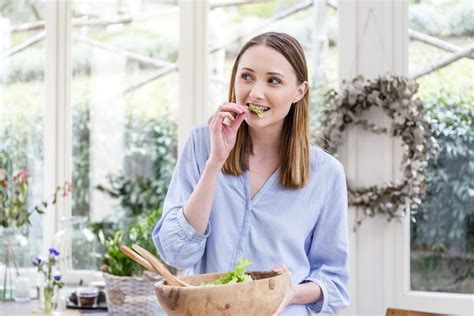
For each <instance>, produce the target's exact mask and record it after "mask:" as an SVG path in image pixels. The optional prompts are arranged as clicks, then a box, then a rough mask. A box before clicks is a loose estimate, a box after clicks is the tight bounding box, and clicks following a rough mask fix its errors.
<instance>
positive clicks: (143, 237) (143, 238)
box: [102, 208, 161, 276]
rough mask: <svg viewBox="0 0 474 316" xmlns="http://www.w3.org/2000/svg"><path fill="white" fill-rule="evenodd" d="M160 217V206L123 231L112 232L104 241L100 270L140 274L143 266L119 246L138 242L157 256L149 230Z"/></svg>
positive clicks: (112, 272) (122, 274)
mask: <svg viewBox="0 0 474 316" xmlns="http://www.w3.org/2000/svg"><path fill="white" fill-rule="evenodd" d="M160 217H161V208H158V209H156V210H155V211H153V212H152V213H151V214H150V215H148V216H147V217H146V218H145V219H144V220H137V221H136V222H135V224H133V225H131V226H130V228H129V229H128V230H127V231H126V232H125V233H124V232H123V231H121V230H117V231H115V232H114V234H113V237H112V238H109V239H108V240H106V241H105V246H106V253H105V256H104V266H103V267H102V271H104V272H108V273H110V274H113V275H118V276H132V275H141V274H142V273H143V270H144V269H143V267H142V266H140V265H138V264H137V263H135V262H134V261H132V260H131V259H130V258H128V257H127V256H126V255H125V254H124V253H123V252H122V251H120V246H121V245H123V244H138V245H140V246H141V247H143V248H145V249H147V250H148V251H150V252H151V253H153V254H154V255H155V256H157V252H156V248H155V245H154V244H153V239H152V237H151V231H152V229H153V227H154V226H155V225H156V223H157V222H158V220H159V219H160Z"/></svg>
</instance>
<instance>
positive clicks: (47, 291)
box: [41, 284, 57, 314]
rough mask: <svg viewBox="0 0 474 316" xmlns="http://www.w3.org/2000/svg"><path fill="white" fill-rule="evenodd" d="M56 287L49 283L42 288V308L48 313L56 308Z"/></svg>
mask: <svg viewBox="0 0 474 316" xmlns="http://www.w3.org/2000/svg"><path fill="white" fill-rule="evenodd" d="M56 292H57V291H56V288H55V287H54V286H53V285H51V284H47V285H45V286H43V287H42V288H41V308H42V309H43V311H44V312H45V313H46V314H51V313H52V312H53V311H54V310H55V308H56V305H57V304H56Z"/></svg>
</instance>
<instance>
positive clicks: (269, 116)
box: [234, 45, 307, 128]
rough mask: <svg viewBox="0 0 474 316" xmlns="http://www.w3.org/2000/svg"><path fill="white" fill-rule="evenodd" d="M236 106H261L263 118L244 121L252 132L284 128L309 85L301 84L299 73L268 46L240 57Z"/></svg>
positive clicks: (254, 115)
mask: <svg viewBox="0 0 474 316" xmlns="http://www.w3.org/2000/svg"><path fill="white" fill-rule="evenodd" d="M234 89H235V96H236V102H237V104H242V105H247V106H248V105H249V104H250V103H252V104H254V105H259V106H262V107H263V108H264V112H263V117H261V118H260V117H258V116H257V115H256V114H255V113H252V112H250V113H249V115H247V116H246V118H245V121H246V122H247V124H248V125H249V126H250V127H252V128H263V127H268V126H275V127H279V128H281V127H282V126H283V119H284V118H285V116H286V115H287V114H288V112H289V111H290V108H291V106H292V105H291V104H292V103H295V102H298V101H299V100H300V99H301V98H302V97H303V96H304V94H305V92H306V89H307V82H304V83H302V84H298V80H297V78H296V73H295V70H294V69H293V67H292V66H291V64H290V63H289V62H288V61H287V60H286V58H285V57H284V56H283V55H282V54H280V53H279V52H277V51H276V50H274V49H273V48H270V47H268V46H264V45H255V46H252V47H250V48H249V49H247V50H246V51H245V52H244V53H243V55H242V56H241V57H240V62H239V64H238V67H237V72H236V77H235V86H234Z"/></svg>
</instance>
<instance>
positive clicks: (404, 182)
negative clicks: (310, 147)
mask: <svg viewBox="0 0 474 316" xmlns="http://www.w3.org/2000/svg"><path fill="white" fill-rule="evenodd" d="M417 91H418V84H417V83H416V82H415V81H413V80H410V79H407V78H405V77H401V76H394V75H386V76H380V77H379V78H378V79H377V80H364V78H363V77H362V76H359V77H357V78H355V79H354V80H353V81H352V83H347V82H344V83H343V89H342V93H341V95H338V94H337V93H336V92H334V91H333V92H332V93H331V94H329V96H328V100H327V101H328V102H327V104H326V107H325V108H324V109H323V111H322V117H323V119H322V122H323V123H322V126H321V130H320V132H319V133H320V135H319V136H318V135H317V137H316V138H317V139H322V140H324V142H325V143H324V144H320V145H321V146H322V147H323V148H325V149H326V150H328V151H329V152H331V153H335V152H336V151H337V147H338V146H339V145H341V144H342V135H343V132H344V131H345V130H346V128H347V127H348V126H350V125H360V126H362V127H363V128H365V129H366V130H369V131H372V132H374V133H377V134H382V133H385V134H386V133H388V135H390V136H391V137H401V140H402V142H403V159H402V166H401V168H402V170H403V178H402V179H400V180H397V181H393V182H388V183H385V184H384V185H381V186H371V187H366V188H352V187H350V186H349V190H348V191H349V205H351V206H355V207H358V208H360V209H361V210H362V214H361V215H360V216H358V217H359V218H358V219H356V226H355V228H357V227H358V226H360V224H361V223H362V221H363V220H364V219H366V218H367V217H374V216H375V215H377V214H383V215H385V216H387V219H388V220H389V221H390V220H392V219H394V218H395V219H401V218H403V217H404V216H405V215H406V214H407V213H408V210H415V209H417V208H418V207H419V206H420V204H421V197H422V195H423V193H424V192H425V191H426V177H425V172H426V167H427V166H428V155H429V153H430V152H431V153H433V154H437V152H438V151H439V147H438V144H437V142H436V140H435V139H434V137H433V136H432V135H433V134H432V127H431V123H430V120H429V117H428V114H427V112H426V109H425V108H424V106H423V103H422V101H421V100H420V99H418V98H417V99H415V100H412V97H413V95H414V94H415V93H416V92H417ZM371 107H380V108H382V109H383V111H384V113H386V114H387V115H388V116H389V117H390V118H392V124H391V127H390V129H389V130H387V129H386V128H381V127H378V126H376V125H375V124H370V123H368V122H367V120H365V119H362V118H361V114H362V112H364V111H367V110H369V109H370V108H371ZM321 134H322V135H321Z"/></svg>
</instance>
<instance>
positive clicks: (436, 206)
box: [412, 94, 474, 255]
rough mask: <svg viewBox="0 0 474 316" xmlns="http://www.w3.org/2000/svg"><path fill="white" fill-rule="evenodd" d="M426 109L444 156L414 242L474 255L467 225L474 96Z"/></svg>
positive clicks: (433, 165) (437, 101)
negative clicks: (428, 111)
mask: <svg viewBox="0 0 474 316" xmlns="http://www.w3.org/2000/svg"><path fill="white" fill-rule="evenodd" d="M425 103H426V105H427V107H428V108H429V110H430V114H431V118H432V120H433V127H434V129H435V137H436V139H437V141H438V142H439V145H440V147H441V149H442V150H441V153H440V154H439V156H438V157H431V158H430V163H429V168H428V173H427V177H428V178H429V179H430V181H429V186H428V193H427V196H426V198H425V201H424V204H423V206H422V208H421V209H420V210H419V212H418V213H417V214H415V219H416V223H415V225H413V236H412V238H413V241H414V243H415V244H424V245H429V246H430V248H431V249H430V250H433V251H440V252H446V251H448V252H450V253H453V254H460V253H470V254H472V255H474V243H473V242H472V241H473V239H474V226H472V227H469V225H468V224H469V223H470V222H471V223H472V222H473V220H472V218H474V185H473V182H472V179H474V95H471V96H469V98H467V97H466V98H463V97H460V96H452V95H448V94H441V95H438V96H437V97H435V98H434V99H432V100H430V101H426V102H425ZM469 234H471V235H470V236H469Z"/></svg>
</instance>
